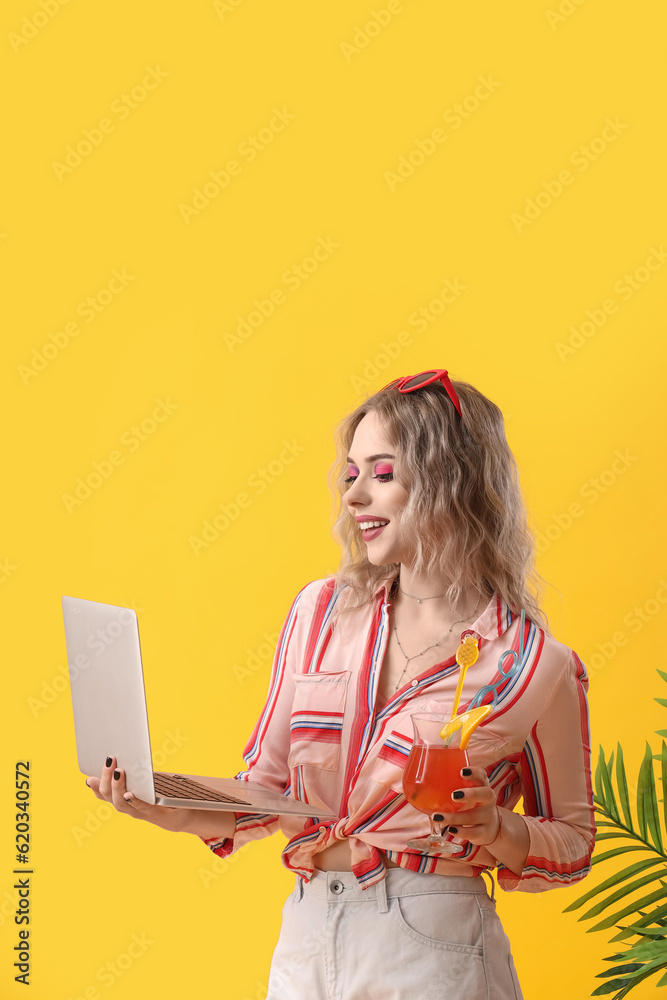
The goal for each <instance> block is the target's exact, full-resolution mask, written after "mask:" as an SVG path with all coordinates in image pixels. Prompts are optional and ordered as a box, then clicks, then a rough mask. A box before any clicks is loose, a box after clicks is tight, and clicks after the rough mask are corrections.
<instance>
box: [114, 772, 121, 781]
mask: <svg viewBox="0 0 667 1000" xmlns="http://www.w3.org/2000/svg"><path fill="white" fill-rule="evenodd" d="M119 779H120V771H114V773H113V780H114V781H118V780H119Z"/></svg>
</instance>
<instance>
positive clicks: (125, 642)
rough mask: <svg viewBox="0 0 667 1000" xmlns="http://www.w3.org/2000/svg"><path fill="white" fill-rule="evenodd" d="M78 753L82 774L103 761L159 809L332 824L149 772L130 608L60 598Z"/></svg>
mask: <svg viewBox="0 0 667 1000" xmlns="http://www.w3.org/2000/svg"><path fill="white" fill-rule="evenodd" d="M62 600H63V618H64V621H65V638H66V642H67V662H68V668H69V675H70V688H71V692H72V708H73V711H74V727H75V730H76V749H77V756H78V760H79V768H80V770H81V771H82V772H83V774H85V775H91V776H92V775H95V776H97V777H98V778H99V777H101V776H102V768H103V766H104V760H105V758H106V757H107V755H113V756H115V758H116V761H117V763H118V767H120V768H122V769H123V770H124V771H125V774H126V782H127V788H128V790H129V791H131V792H132V793H133V794H134V795H136V796H137V798H139V799H143V800H144V801H145V802H150V803H155V804H157V805H160V806H185V807H190V808H193V809H222V810H226V811H233V812H241V813H242V812H253V813H254V812H261V813H270V814H287V813H289V814H292V815H296V816H317V817H318V818H321V819H333V818H335V813H332V812H330V811H328V810H322V809H317V807H316V806H314V805H312V804H311V805H308V804H307V803H305V802H299V801H297V800H296V799H293V798H289V797H287V796H285V795H281V794H280V793H278V792H275V791H272V790H271V789H268V788H264V787H263V786H261V785H259V784H258V783H257V782H255V781H252V782H249V781H243V780H238V779H236V778H207V777H203V776H202V775H196V774H175V773H170V772H163V771H159V772H155V771H153V762H152V758H151V745H150V735H149V731H148V714H147V711H146V694H145V690H144V676H143V669H142V665H141V648H140V645H139V627H138V624H137V616H136V614H135V612H134V611H132V610H131V609H130V608H121V607H117V606H116V605H114V604H99V603H97V602H96V601H84V600H81V599H80V598H77V597H63V599H62Z"/></svg>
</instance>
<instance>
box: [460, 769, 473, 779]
mask: <svg viewBox="0 0 667 1000" xmlns="http://www.w3.org/2000/svg"><path fill="white" fill-rule="evenodd" d="M471 774H472V771H471V769H470V768H469V767H463V768H461V776H462V777H464V778H469V777H470V775H471Z"/></svg>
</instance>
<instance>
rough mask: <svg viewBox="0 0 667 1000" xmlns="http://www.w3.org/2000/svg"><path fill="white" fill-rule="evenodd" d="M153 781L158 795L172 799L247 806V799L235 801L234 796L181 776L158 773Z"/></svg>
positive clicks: (154, 775)
mask: <svg viewBox="0 0 667 1000" xmlns="http://www.w3.org/2000/svg"><path fill="white" fill-rule="evenodd" d="M153 780H154V782H155V791H156V792H157V794H158V795H165V796H168V797H169V798H170V799H201V800H202V801H203V802H235V803H237V804H238V805H246V801H245V799H235V798H234V797H233V796H232V795H225V794H224V793H223V792H216V791H214V790H213V789H212V788H205V787H204V785H200V784H199V783H198V782H197V781H192V780H191V779H190V778H183V777H182V776H181V775H180V774H165V773H164V772H162V771H156V772H155V773H154V774H153Z"/></svg>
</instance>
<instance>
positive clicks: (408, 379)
mask: <svg viewBox="0 0 667 1000" xmlns="http://www.w3.org/2000/svg"><path fill="white" fill-rule="evenodd" d="M432 382H442V384H443V385H444V387H445V391H446V392H447V395H448V396H449V398H450V399H451V401H452V403H453V404H454V406H455V407H456V411H457V413H458V415H459V416H460V417H461V418H463V414H462V413H461V404H460V403H459V397H458V396H457V395H456V390H455V389H454V386H453V385H452V383H451V382H450V381H449V376H448V375H447V370H446V369H445V368H438V369H436V370H434V371H430V372H420V373H419V375H406V376H405V377H404V378H395V379H394V381H393V382H389V384H388V385H385V386H383V387H382V389H380V392H384V390H385V389H398V391H399V392H404V393H405V392H414V391H415V389H422V388H423V387H424V386H425V385H431V383H432Z"/></svg>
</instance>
